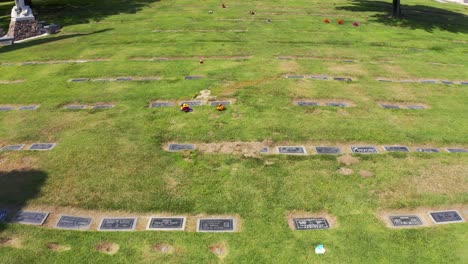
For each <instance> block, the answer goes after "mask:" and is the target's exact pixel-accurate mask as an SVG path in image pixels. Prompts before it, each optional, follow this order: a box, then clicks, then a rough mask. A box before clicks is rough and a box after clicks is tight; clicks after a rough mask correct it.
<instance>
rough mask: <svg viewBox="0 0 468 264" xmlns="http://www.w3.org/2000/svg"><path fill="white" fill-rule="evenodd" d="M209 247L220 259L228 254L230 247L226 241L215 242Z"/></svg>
mask: <svg viewBox="0 0 468 264" xmlns="http://www.w3.org/2000/svg"><path fill="white" fill-rule="evenodd" d="M208 249H209V250H210V252H211V253H213V254H215V255H216V256H217V257H218V258H220V259H224V258H225V257H226V256H227V255H228V248H227V245H226V242H225V241H223V242H219V243H216V244H213V245H211V246H209V248H208Z"/></svg>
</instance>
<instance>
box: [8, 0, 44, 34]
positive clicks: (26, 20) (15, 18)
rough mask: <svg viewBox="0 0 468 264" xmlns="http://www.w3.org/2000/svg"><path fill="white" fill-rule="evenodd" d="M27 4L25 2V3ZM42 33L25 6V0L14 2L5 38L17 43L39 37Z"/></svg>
mask: <svg viewBox="0 0 468 264" xmlns="http://www.w3.org/2000/svg"><path fill="white" fill-rule="evenodd" d="M29 2H30V1H28V0H26V3H29ZM43 32H44V31H43V27H42V25H41V24H39V23H38V22H37V21H36V19H35V17H34V15H33V13H32V10H31V7H30V6H29V5H27V4H25V0H15V6H14V7H13V8H12V9H11V22H10V27H9V29H8V33H7V36H8V37H12V38H14V39H15V40H16V41H18V40H22V39H27V38H31V37H35V36H38V35H41V34H42V33H43Z"/></svg>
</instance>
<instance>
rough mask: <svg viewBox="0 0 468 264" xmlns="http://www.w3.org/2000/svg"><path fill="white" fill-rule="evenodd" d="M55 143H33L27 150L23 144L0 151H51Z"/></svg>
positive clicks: (6, 147)
mask: <svg viewBox="0 0 468 264" xmlns="http://www.w3.org/2000/svg"><path fill="white" fill-rule="evenodd" d="M55 145H56V143H34V144H31V145H30V146H29V147H28V148H24V146H25V144H16V145H8V146H4V147H2V148H0V151H20V150H22V149H25V150H42V151H46V150H51V149H53V148H54V147H55Z"/></svg>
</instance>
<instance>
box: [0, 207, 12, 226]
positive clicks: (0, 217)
mask: <svg viewBox="0 0 468 264" xmlns="http://www.w3.org/2000/svg"><path fill="white" fill-rule="evenodd" d="M9 213H10V210H8V209H0V223H3V222H5V221H6V219H7V217H8V214H9Z"/></svg>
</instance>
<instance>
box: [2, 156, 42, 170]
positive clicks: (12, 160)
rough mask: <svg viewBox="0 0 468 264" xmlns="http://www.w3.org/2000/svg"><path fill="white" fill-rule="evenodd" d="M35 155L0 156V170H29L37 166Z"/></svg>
mask: <svg viewBox="0 0 468 264" xmlns="http://www.w3.org/2000/svg"><path fill="white" fill-rule="evenodd" d="M37 161H38V158H37V157H20V156H19V155H9V156H6V157H2V158H0V171H13V170H18V171H21V170H31V169H35V168H37Z"/></svg>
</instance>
